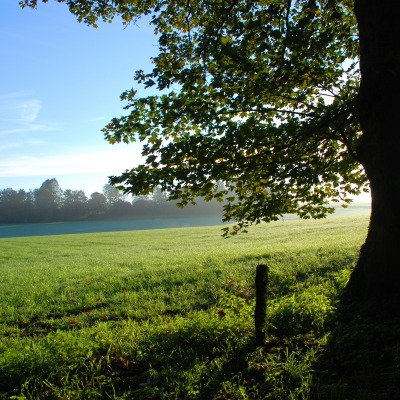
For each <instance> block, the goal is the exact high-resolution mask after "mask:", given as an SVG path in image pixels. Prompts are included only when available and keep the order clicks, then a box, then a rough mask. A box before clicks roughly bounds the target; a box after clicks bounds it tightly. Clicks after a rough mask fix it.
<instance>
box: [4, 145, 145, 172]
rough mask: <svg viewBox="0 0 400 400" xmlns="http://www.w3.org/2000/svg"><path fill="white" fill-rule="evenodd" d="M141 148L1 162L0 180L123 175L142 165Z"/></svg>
mask: <svg viewBox="0 0 400 400" xmlns="http://www.w3.org/2000/svg"><path fill="white" fill-rule="evenodd" d="M141 160H142V157H141V154H140V148H139V147H136V146H129V147H127V146H126V147H124V148H122V147H119V148H118V147H116V146H113V147H111V148H110V150H102V151H97V152H96V151H95V152H93V151H90V150H88V151H87V152H82V153H78V154H76V153H74V154H62V155H51V156H44V157H38V156H34V157H32V156H20V157H12V158H9V159H2V160H1V161H0V177H2V178H8V177H21V176H44V175H80V174H92V173H96V174H104V175H105V176H108V175H114V174H120V173H121V172H123V171H124V170H125V169H130V168H132V167H134V166H135V165H137V164H138V163H139V162H141Z"/></svg>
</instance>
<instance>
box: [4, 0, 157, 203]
mask: <svg viewBox="0 0 400 400" xmlns="http://www.w3.org/2000/svg"><path fill="white" fill-rule="evenodd" d="M156 45H157V39H156V38H155V37H154V35H153V30H152V28H151V27H150V26H149V25H148V23H146V22H144V21H143V22H142V21H139V22H138V24H137V25H131V26H128V27H126V28H125V29H124V27H123V25H122V24H121V23H119V22H117V21H114V23H112V24H100V27H99V28H98V29H94V28H91V27H88V26H86V25H84V24H82V23H81V24H80V23H78V22H77V21H76V19H75V18H74V16H73V15H72V14H70V13H69V11H68V8H67V7H66V6H65V5H64V4H59V3H56V2H53V1H50V2H49V3H47V4H42V3H39V4H38V8H37V9H36V10H32V9H27V8H25V9H21V8H20V7H19V5H18V0H1V1H0V58H1V63H0V189H4V188H7V187H12V188H14V189H20V188H23V189H35V188H38V187H40V185H41V183H42V182H43V181H44V180H45V179H48V178H56V179H57V180H58V182H59V183H60V186H61V188H62V189H73V190H75V189H83V190H85V192H86V195H88V196H89V195H90V194H91V193H93V192H94V191H101V190H102V186H103V185H104V184H105V183H107V180H108V179H107V177H108V176H109V175H114V174H119V173H121V172H122V171H124V170H125V169H127V168H131V167H133V166H134V165H136V164H137V163H138V161H139V159H140V149H141V147H140V145H137V144H132V145H125V144H121V145H113V146H112V145H110V144H109V143H108V142H107V141H106V140H105V139H104V137H103V134H102V132H101V131H100V130H101V129H102V128H103V127H104V126H105V125H106V124H107V123H108V122H109V121H110V120H111V118H113V117H116V116H120V115H122V114H123V113H124V110H123V107H124V105H125V104H124V103H123V102H121V101H120V98H119V96H120V94H121V93H122V92H123V91H124V90H127V89H129V88H131V87H132V86H133V85H134V84H135V83H134V81H133V76H134V73H135V71H136V70H137V69H141V68H143V69H145V70H146V69H149V68H150V67H151V64H150V57H151V56H152V55H155V54H156V51H157V47H156ZM139 93H140V92H139Z"/></svg>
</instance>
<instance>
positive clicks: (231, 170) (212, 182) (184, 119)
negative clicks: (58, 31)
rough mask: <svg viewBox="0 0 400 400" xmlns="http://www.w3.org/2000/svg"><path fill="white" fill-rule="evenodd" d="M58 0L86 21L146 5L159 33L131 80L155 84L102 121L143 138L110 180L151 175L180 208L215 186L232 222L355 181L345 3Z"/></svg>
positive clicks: (322, 197) (135, 12) (339, 192)
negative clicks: (145, 64) (152, 52)
mask: <svg viewBox="0 0 400 400" xmlns="http://www.w3.org/2000/svg"><path fill="white" fill-rule="evenodd" d="M22 3H23V4H26V5H30V6H33V5H36V1H29V0H25V1H23V2H22ZM66 3H67V4H68V6H69V8H70V10H71V12H73V13H74V14H75V15H76V16H77V17H78V19H79V20H81V21H82V20H83V21H85V22H86V23H89V24H92V25H95V24H96V21H97V19H99V18H101V19H103V20H105V21H111V20H112V19H113V18H114V17H115V16H116V15H119V16H121V17H122V19H123V21H124V22H125V23H129V22H131V21H132V20H135V19H137V18H139V17H140V16H143V15H151V23H152V24H153V25H154V29H155V33H156V34H157V35H158V39H159V54H158V55H157V56H156V57H155V58H154V59H153V63H154V69H153V70H152V71H150V72H145V71H137V73H136V76H135V79H136V81H137V83H138V84H141V85H143V86H144V87H145V88H153V89H156V90H158V91H159V94H158V95H151V96H148V97H143V98H138V97H137V96H136V91H135V90H133V89H132V90H128V91H126V92H124V93H123V94H122V96H121V97H122V100H124V101H126V102H127V105H126V107H125V108H126V109H127V110H129V112H130V113H129V114H128V115H125V116H122V117H121V118H114V119H113V120H112V121H111V122H110V123H109V124H108V125H107V126H106V128H105V129H104V132H105V136H106V138H107V139H108V141H109V142H110V143H116V142H121V141H122V142H126V143H129V142H132V141H135V140H139V141H141V142H143V143H144V145H143V155H144V156H145V157H146V161H145V163H144V164H143V165H140V166H138V167H136V168H133V169H131V170H130V171H125V172H124V173H122V174H121V176H119V177H112V178H111V182H112V183H113V184H116V185H120V186H121V187H124V189H125V191H126V192H130V193H133V194H137V195H139V194H148V193H151V191H152V190H153V189H154V188H155V187H157V186H160V187H161V188H162V189H163V190H164V191H166V192H167V193H169V195H170V197H171V198H172V199H179V200H180V204H181V205H186V204H188V203H191V202H194V201H195V197H196V196H202V197H203V198H205V199H207V200H208V199H211V198H217V199H219V200H221V201H222V199H223V198H224V196H225V200H226V205H225V208H224V210H225V220H236V221H238V222H239V224H238V227H239V228H241V227H244V226H245V225H247V224H248V223H253V222H255V223H259V222H260V221H271V220H275V219H277V217H278V216H279V215H281V214H283V213H297V214H298V215H300V216H301V217H304V218H309V217H314V218H318V217H323V216H325V215H326V214H327V213H331V212H333V209H332V207H330V206H329V202H330V201H336V202H344V203H347V202H349V200H348V195H349V194H350V195H354V194H359V193H360V190H362V189H363V188H364V187H365V184H366V177H365V175H364V173H363V170H362V168H361V167H360V165H359V163H358V162H357V155H356V154H357V146H358V142H359V137H360V135H359V132H360V127H359V123H358V119H357V116H356V112H355V101H356V93H357V91H358V85H359V70H358V37H357V30H356V21H355V18H354V15H353V11H352V7H353V2H352V1H349V0H343V1H333V0H320V1H317V0H297V1H288V0H263V1H256V2H255V1H249V0H236V1H233V2H223V1H218V0H214V1H208V0H207V1H205V0H189V1H184V2H182V1H170V2H164V1H161V0H158V1H156V0H153V1H148V2H142V1H138V0H136V1H118V2H114V1H94V0H92V1H85V0H80V1H78V0H69V1H68V0H67V1H66ZM217 182H223V183H224V187H223V188H222V187H221V186H218V185H217Z"/></svg>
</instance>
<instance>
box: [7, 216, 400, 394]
mask: <svg viewBox="0 0 400 400" xmlns="http://www.w3.org/2000/svg"><path fill="white" fill-rule="evenodd" d="M367 223H368V220H367V216H366V215H360V216H353V217H335V218H330V219H327V220H324V221H286V222H277V223H272V224H269V225H261V226H257V227H254V228H251V229H250V232H249V233H248V234H245V235H239V236H235V237H233V238H230V239H222V238H221V230H220V228H219V227H201V228H183V229H164V230H151V231H131V232H113V233H97V234H84V235H64V236H47V237H30V238H15V239H1V240H0V248H1V253H0V266H1V276H2V279H1V281H0V316H1V319H0V378H1V380H0V398H1V399H312V398H316V399H317V398H320V399H325V398H326V399H369V398H371V399H394V398H396V397H393V396H394V394H396V393H397V395H398V394H399V392H398V390H399V389H400V385H399V383H398V382H400V348H399V346H398V344H397V341H398V337H399V334H400V329H399V324H397V323H391V324H388V323H386V322H385V323H384V324H379V325H377V324H376V323H372V322H371V321H368V320H367V319H364V318H363V317H362V316H356V317H354V316H353V315H352V316H351V317H350V314H346V315H344V314H343V312H341V308H340V304H339V301H338V300H337V296H338V294H339V293H340V291H341V289H342V288H343V287H344V285H345V284H346V281H347V279H348V276H349V274H350V271H351V268H352V267H353V265H354V262H355V260H356V258H357V254H358V249H359V247H360V245H361V244H362V242H363V240H364V238H365V235H366V229H367ZM260 263H265V264H268V266H269V267H270V277H269V278H270V279H269V280H270V283H269V305H268V338H269V341H268V343H267V345H266V346H264V347H257V346H256V345H255V343H254V322H253V313H254V275H255V268H256V266H257V265H258V264H260ZM379 346H381V347H379ZM397 398H400V397H397Z"/></svg>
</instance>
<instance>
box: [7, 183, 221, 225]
mask: <svg viewBox="0 0 400 400" xmlns="http://www.w3.org/2000/svg"><path fill="white" fill-rule="evenodd" d="M205 215H221V219H222V205H221V203H218V202H217V201H210V202H205V201H204V200H202V199H199V200H198V201H196V205H195V206H194V205H189V206H186V207H184V208H178V207H177V205H176V201H168V198H167V195H166V194H165V193H163V192H162V191H161V190H159V189H158V188H156V190H155V191H154V192H153V194H152V195H150V196H136V197H133V198H130V199H129V200H128V197H127V196H126V195H124V194H123V193H122V192H121V191H120V190H118V189H117V188H115V187H114V186H111V185H109V184H106V185H104V186H103V192H102V193H100V192H94V193H92V194H91V195H90V197H89V198H88V197H86V195H85V192H84V191H83V190H70V189H67V190H62V189H61V188H60V185H59V183H58V181H57V180H56V179H54V178H53V179H47V180H46V181H44V182H43V183H42V185H41V186H40V188H39V189H34V190H29V191H25V190H24V189H19V190H14V189H11V188H7V189H0V224H10V223H11V224H14V223H18V224H21V223H39V222H64V221H84V220H95V219H97V220H101V219H120V218H131V219H139V218H141V219H142V218H166V217H186V216H205Z"/></svg>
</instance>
